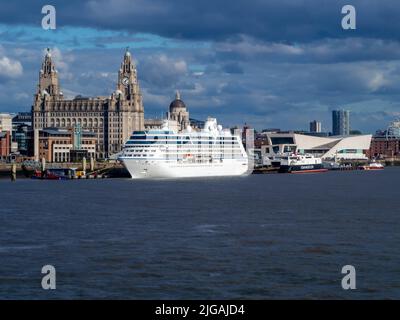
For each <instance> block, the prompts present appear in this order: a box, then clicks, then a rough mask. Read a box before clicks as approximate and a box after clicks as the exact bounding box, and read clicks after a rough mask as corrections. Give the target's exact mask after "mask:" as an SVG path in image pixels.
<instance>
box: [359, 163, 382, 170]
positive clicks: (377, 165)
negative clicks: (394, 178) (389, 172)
mask: <svg viewBox="0 0 400 320" xmlns="http://www.w3.org/2000/svg"><path fill="white" fill-rule="evenodd" d="M384 168H385V167H384V166H383V164H381V163H378V162H376V161H372V162H371V163H370V164H367V165H365V166H360V167H359V169H360V170H365V171H372V170H383V169H384Z"/></svg>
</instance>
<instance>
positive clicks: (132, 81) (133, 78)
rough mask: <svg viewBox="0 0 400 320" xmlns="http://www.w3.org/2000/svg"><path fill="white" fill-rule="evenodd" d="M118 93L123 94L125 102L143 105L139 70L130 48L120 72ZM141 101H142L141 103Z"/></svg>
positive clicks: (127, 50)
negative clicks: (138, 78)
mask: <svg viewBox="0 0 400 320" xmlns="http://www.w3.org/2000/svg"><path fill="white" fill-rule="evenodd" d="M117 92H118V93H119V94H121V93H122V97H121V98H123V99H124V100H128V101H132V102H135V100H137V102H139V103H140V104H141V100H142V97H141V93H140V88H139V83H138V80H137V70H136V66H135V63H134V62H133V60H132V55H131V53H130V52H129V48H127V49H126V52H125V55H124V60H123V61H122V63H121V68H120V69H119V72H118V85H117ZM139 100H140V101H139Z"/></svg>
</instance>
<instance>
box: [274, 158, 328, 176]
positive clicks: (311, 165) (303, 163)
mask: <svg viewBox="0 0 400 320" xmlns="http://www.w3.org/2000/svg"><path fill="white" fill-rule="evenodd" d="M326 171H328V169H326V168H324V166H323V164H322V160H321V158H317V157H314V156H313V155H312V154H287V155H286V156H282V157H281V164H280V168H279V172H280V173H312V172H315V173H317V172H326Z"/></svg>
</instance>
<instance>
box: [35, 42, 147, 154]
mask: <svg viewBox="0 0 400 320" xmlns="http://www.w3.org/2000/svg"><path fill="white" fill-rule="evenodd" d="M77 125H80V126H81V127H82V129H85V130H86V129H87V130H90V131H92V132H94V133H95V135H96V139H97V146H96V157H97V158H107V157H109V156H110V155H112V154H115V153H118V152H120V151H121V149H122V147H123V144H124V143H125V142H126V141H127V140H128V138H129V137H130V135H131V133H132V131H134V130H143V128H144V108H143V102H142V94H141V92H140V87H139V82H138V79H137V70H136V67H135V65H134V62H133V59H132V57H131V53H130V52H129V50H128V49H127V50H126V52H125V55H124V59H123V62H122V64H121V68H120V69H119V72H118V83H117V90H116V91H115V92H113V93H112V94H111V95H110V96H107V97H93V98H84V97H81V96H77V97H75V98H74V99H72V100H67V99H64V96H63V93H62V92H61V89H60V85H59V81H58V72H57V70H56V67H55V64H54V62H53V60H52V57H51V53H50V50H49V49H48V50H47V53H46V55H45V58H44V61H43V64H42V68H41V70H40V74H39V85H38V89H37V92H36V94H35V98H34V103H33V106H32V126H33V130H34V154H35V158H36V159H38V158H39V130H41V129H44V128H49V127H52V128H62V129H71V128H74V127H75V126H77Z"/></svg>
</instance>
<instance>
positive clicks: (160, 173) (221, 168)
mask: <svg viewBox="0 0 400 320" xmlns="http://www.w3.org/2000/svg"><path fill="white" fill-rule="evenodd" d="M121 160H122V161H123V163H124V166H125V168H126V169H127V170H128V171H129V173H130V175H131V177H132V178H133V179H162V178H167V179H168V178H170V179H176V178H195V177H221V176H241V175H244V174H246V173H247V172H248V161H247V159H246V160H238V159H234V160H232V159H224V160H223V162H212V163H178V162H177V161H157V160H156V161H153V160H149V161H145V160H135V159H121Z"/></svg>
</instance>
